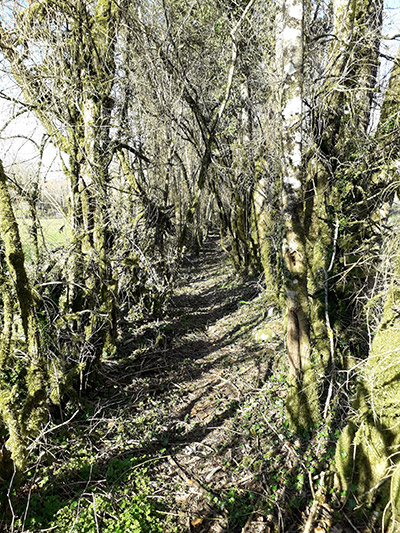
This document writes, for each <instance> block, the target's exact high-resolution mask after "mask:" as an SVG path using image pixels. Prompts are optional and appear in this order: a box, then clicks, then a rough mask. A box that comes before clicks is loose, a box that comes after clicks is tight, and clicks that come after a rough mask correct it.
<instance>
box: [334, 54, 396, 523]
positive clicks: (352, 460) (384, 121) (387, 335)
mask: <svg viewBox="0 0 400 533" xmlns="http://www.w3.org/2000/svg"><path fill="white" fill-rule="evenodd" d="M399 116H400V51H399V52H398V56H397V59H396V62H395V65H394V68H393V70H392V73H391V78H390V82H389V86H388V89H387V92H386V95H385V101H384V104H383V107H382V113H381V117H380V123H379V125H378V129H377V133H376V138H377V142H378V143H379V144H380V145H381V146H386V150H387V154H386V155H387V157H386V161H385V165H383V166H382V168H381V171H380V173H379V176H376V184H377V186H378V187H379V188H380V187H384V185H385V183H388V180H390V179H391V180H392V181H393V179H394V180H396V175H395V174H394V165H395V164H396V160H398V154H399V151H400V143H399V128H400V121H399ZM384 200H385V197H383V198H381V201H382V202H384ZM395 238H396V239H397V242H398V237H395ZM393 262H394V264H393V279H392V282H391V284H390V286H389V290H388V293H387V296H386V303H385V306H384V310H383V316H382V320H381V324H380V326H379V329H378V331H377V333H376V335H375V337H374V339H373V342H372V346H371V349H370V353H369V355H368V359H367V362H366V364H365V367H364V369H363V374H362V380H361V382H360V384H359V386H358V391H357V397H356V400H355V402H354V405H353V409H352V415H351V417H350V420H349V422H348V424H347V426H346V427H345V429H344V430H343V432H342V434H341V436H340V438H339V441H338V444H337V448H336V456H335V464H334V470H335V485H336V488H337V489H338V490H340V492H341V493H342V494H343V493H344V494H345V495H346V498H352V499H354V498H356V499H357V500H358V501H360V502H361V503H363V504H368V505H371V506H372V507H374V508H378V509H379V511H380V514H381V519H382V521H383V523H384V524H385V527H386V528H387V529H386V530H387V531H390V532H392V533H395V532H397V531H399V529H400V458H399V448H400V431H399V413H400V246H399V244H398V249H397V255H395V257H394V258H393ZM386 530H385V531H386Z"/></svg>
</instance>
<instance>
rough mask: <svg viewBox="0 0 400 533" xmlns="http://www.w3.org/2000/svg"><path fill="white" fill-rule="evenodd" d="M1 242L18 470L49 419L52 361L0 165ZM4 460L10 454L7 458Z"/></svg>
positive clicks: (1, 368) (1, 383)
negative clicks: (48, 358)
mask: <svg viewBox="0 0 400 533" xmlns="http://www.w3.org/2000/svg"><path fill="white" fill-rule="evenodd" d="M0 242H1V245H2V247H3V250H2V252H1V256H0V259H1V262H2V264H1V287H0V290H1V301H2V322H3V323H2V333H1V335H0V417H1V421H2V423H3V424H4V425H5V427H6V429H7V432H8V440H7V442H6V447H7V448H8V450H9V451H10V453H11V458H12V460H13V461H14V464H15V466H16V468H17V470H21V469H22V468H23V467H24V465H25V461H26V457H27V452H28V445H29V443H30V442H31V441H32V440H33V439H34V438H35V437H37V435H38V432H39V431H40V428H41V426H42V424H43V423H44V422H45V420H46V417H47V408H46V388H47V387H48V385H49V382H48V381H49V380H48V377H47V367H46V360H45V357H44V355H43V351H42V346H41V337H40V331H39V324H38V320H37V316H36V310H35V302H34V298H33V295H32V289H31V287H30V283H29V280H28V276H27V273H26V269H25V265H24V261H25V259H24V252H23V248H22V244H21V239H20V236H19V231H18V226H17V221H16V219H15V216H14V212H13V209H12V205H11V199H10V195H9V192H8V188H7V182H6V176H5V173H4V169H3V166H2V164H1V162H0ZM3 457H4V455H3Z"/></svg>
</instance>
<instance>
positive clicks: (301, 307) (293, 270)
mask: <svg viewBox="0 0 400 533" xmlns="http://www.w3.org/2000/svg"><path fill="white" fill-rule="evenodd" d="M278 16H279V17H280V18H279V20H278V24H277V39H276V49H277V62H278V71H279V72H280V75H281V79H282V82H281V83H282V85H281V110H282V122H281V126H282V131H281V180H282V208H283V224H284V228H283V249H282V254H283V259H284V265H285V270H284V290H285V302H286V317H287V330H286V331H287V333H286V339H287V355H288V360H289V372H290V374H291V376H292V379H291V391H290V393H289V397H288V400H287V413H288V416H289V420H290V422H291V424H292V425H293V426H295V427H309V426H310V425H313V424H315V423H317V422H318V421H319V406H318V396H317V394H316V379H315V375H314V371H313V369H312V367H311V360H310V309H309V301H308V289H307V272H308V270H307V262H306V240H305V232H304V222H303V217H304V214H303V209H304V181H305V179H304V172H303V160H302V143H303V129H302V121H303V108H302V106H303V103H302V100H303V2H302V0H283V1H282V2H281V3H280V9H279V13H278Z"/></svg>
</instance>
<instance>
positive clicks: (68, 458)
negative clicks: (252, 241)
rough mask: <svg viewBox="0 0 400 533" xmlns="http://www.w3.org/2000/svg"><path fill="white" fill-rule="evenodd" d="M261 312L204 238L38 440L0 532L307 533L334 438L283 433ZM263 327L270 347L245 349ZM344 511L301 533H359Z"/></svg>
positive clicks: (279, 353) (254, 293) (280, 382)
mask: <svg viewBox="0 0 400 533" xmlns="http://www.w3.org/2000/svg"><path fill="white" fill-rule="evenodd" d="M268 310H269V308H268V302H266V300H265V296H263V295H262V294H261V287H260V285H259V280H257V279H252V280H243V279H241V278H238V277H236V276H235V275H234V273H233V270H232V268H231V266H230V264H229V261H228V259H227V257H226V254H225V253H224V252H223V251H222V250H221V248H220V247H219V243H218V240H217V239H216V238H210V239H209V240H208V242H207V244H206V246H205V248H204V250H203V251H202V253H201V254H200V255H199V256H198V257H191V258H189V259H187V260H186V263H185V266H184V269H183V272H182V274H181V277H180V282H179V285H178V287H177V289H176V291H175V293H174V297H173V299H172V303H171V304H170V306H169V310H168V312H167V314H166V315H165V316H164V318H163V319H162V320H161V319H158V320H154V321H152V322H146V323H142V324H141V325H138V323H131V324H130V325H129V328H128V331H127V332H125V333H124V338H123V340H122V341H121V346H120V349H119V351H118V355H117V356H114V357H112V358H109V359H108V360H107V361H106V362H105V364H104V366H103V369H102V374H101V376H100V377H99V379H98V380H97V386H96V387H93V388H92V389H91V390H89V391H86V392H85V394H84V397H82V398H81V400H80V401H77V400H75V401H71V402H69V404H68V405H66V406H65V409H64V414H63V416H64V419H61V418H60V420H59V421H58V422H57V424H58V427H56V428H55V429H54V430H51V431H49V433H48V434H47V435H45V436H44V437H43V442H42V443H41V444H40V449H39V452H38V454H37V456H36V459H35V463H34V464H33V465H32V467H31V468H30V470H29V472H28V474H27V479H28V481H27V482H26V483H25V484H24V485H23V486H22V487H21V489H20V490H19V491H18V493H17V494H16V495H15V497H14V499H13V500H11V498H10V501H12V502H13V503H12V505H13V511H12V512H13V513H14V518H13V521H12V524H11V529H7V530H9V531H15V532H17V531H18V532H20V531H21V532H22V531H25V532H40V531H57V532H58V531H59V532H61V533H62V532H72V531H77V532H79V533H81V532H92V531H93V532H110V533H111V532H114V533H118V532H125V531H126V532H130V531H132V532H141V531H143V532H145V533H147V532H149V533H151V532H156V531H160V532H166V533H167V532H174V531H175V532H196V533H205V532H213V533H222V532H228V533H229V532H233V533H234V532H243V533H258V532H260V533H261V532H265V533H272V532H294V531H299V530H300V531H304V532H305V531H307V529H305V528H306V527H308V526H307V519H308V517H309V516H310V510H311V509H312V502H313V491H317V489H318V482H319V479H320V477H321V472H323V471H324V470H326V469H327V466H328V465H329V463H330V462H331V460H332V457H333V454H334V441H335V438H334V436H333V435H331V434H329V433H328V430H327V429H324V427H322V428H321V431H320V432H319V433H318V435H317V436H316V437H313V440H311V437H310V436H309V435H307V434H304V435H302V436H301V437H298V436H296V435H294V434H293V432H291V431H290V429H289V428H288V427H287V425H286V424H285V413H284V399H285V397H286V394H287V367H286V359H285V353H284V337H283V333H282V331H283V328H282V320H281V318H280V317H279V316H278V315H273V312H272V311H270V312H268ZM265 325H267V326H268V328H269V332H270V336H271V332H272V336H273V338H272V339H271V340H269V341H256V340H255V335H254V332H255V331H257V328H258V329H259V328H260V327H265ZM274 335H275V336H274ZM55 416H56V415H55ZM332 505H333V504H332ZM333 506H334V505H333ZM338 509H339V508H338ZM346 513H347V511H345V510H344V509H343V508H341V509H339V510H336V511H334V509H333V508H332V507H331V506H330V505H328V504H327V503H326V502H325V503H324V504H323V505H322V506H320V507H319V509H318V513H316V514H315V516H314V518H315V521H314V522H313V526H312V528H311V527H310V529H309V530H308V531H309V532H311V531H313V532H315V533H318V532H323V531H331V532H332V533H335V532H336V533H340V532H345V531H346V532H347V531H354V530H355V531H358V529H357V528H355V527H354V526H351V522H350V518H348V516H347V514H346ZM11 515H12V513H11ZM335 516H336V519H337V520H336V522H335V524H338V525H333V521H334V517H335ZM11 519H12V516H11ZM310 526H311V523H310ZM0 529H1V527H0Z"/></svg>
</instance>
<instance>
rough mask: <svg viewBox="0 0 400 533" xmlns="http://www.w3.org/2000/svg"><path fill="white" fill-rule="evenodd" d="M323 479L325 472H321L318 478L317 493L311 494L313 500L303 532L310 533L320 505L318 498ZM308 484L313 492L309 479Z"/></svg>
mask: <svg viewBox="0 0 400 533" xmlns="http://www.w3.org/2000/svg"><path fill="white" fill-rule="evenodd" d="M324 479H325V472H322V474H321V479H320V484H319V487H318V490H317V493H316V494H313V496H314V501H313V503H312V506H311V509H310V513H309V515H308V518H307V522H306V524H305V526H304V529H303V533H311V528H312V526H313V524H314V521H315V518H316V515H317V512H318V510H319V508H320V506H321V502H320V498H321V496H322V493H323V490H324ZM310 486H311V491H312V492H313V493H314V489H313V486H312V482H311V481H310Z"/></svg>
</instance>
